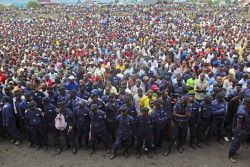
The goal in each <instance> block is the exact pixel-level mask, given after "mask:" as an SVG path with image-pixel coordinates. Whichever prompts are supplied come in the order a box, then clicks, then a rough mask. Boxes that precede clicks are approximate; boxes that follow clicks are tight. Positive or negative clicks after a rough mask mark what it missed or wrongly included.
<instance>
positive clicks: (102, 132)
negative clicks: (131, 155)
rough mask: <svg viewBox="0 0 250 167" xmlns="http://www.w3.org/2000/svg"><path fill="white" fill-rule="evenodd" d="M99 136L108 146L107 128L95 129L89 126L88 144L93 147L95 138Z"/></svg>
mask: <svg viewBox="0 0 250 167" xmlns="http://www.w3.org/2000/svg"><path fill="white" fill-rule="evenodd" d="M98 137H99V138H100V139H101V140H102V141H103V143H104V145H105V146H108V144H109V139H108V133H107V129H106V128H104V129H95V128H92V127H90V137H89V146H90V147H95V145H96V141H97V138H98Z"/></svg>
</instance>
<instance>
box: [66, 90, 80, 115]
mask: <svg viewBox="0 0 250 167" xmlns="http://www.w3.org/2000/svg"><path fill="white" fill-rule="evenodd" d="M69 96H70V98H69V101H67V108H69V109H70V110H71V111H72V112H74V109H75V107H76V106H78V102H79V101H81V98H80V97H78V96H76V91H75V90H71V91H70V92H69Z"/></svg>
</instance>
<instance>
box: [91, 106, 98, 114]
mask: <svg viewBox="0 0 250 167" xmlns="http://www.w3.org/2000/svg"><path fill="white" fill-rule="evenodd" d="M90 110H91V111H92V112H93V113H94V114H97V113H98V105H97V104H92V105H91V107H90Z"/></svg>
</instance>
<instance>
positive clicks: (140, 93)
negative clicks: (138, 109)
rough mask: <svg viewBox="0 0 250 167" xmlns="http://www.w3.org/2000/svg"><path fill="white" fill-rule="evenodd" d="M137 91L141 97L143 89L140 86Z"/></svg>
mask: <svg viewBox="0 0 250 167" xmlns="http://www.w3.org/2000/svg"><path fill="white" fill-rule="evenodd" d="M137 93H138V96H139V97H142V96H143V91H142V89H141V88H138V89H137Z"/></svg>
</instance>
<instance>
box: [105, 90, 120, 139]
mask: <svg viewBox="0 0 250 167" xmlns="http://www.w3.org/2000/svg"><path fill="white" fill-rule="evenodd" d="M119 107H120V102H119V100H116V99H115V94H114V93H111V94H109V102H108V103H107V104H106V109H105V112H106V115H107V121H108V124H107V126H108V127H107V128H108V133H109V134H110V135H111V136H112V141H113V142H114V141H115V132H116V129H117V124H116V117H117V116H118V115H119Z"/></svg>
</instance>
